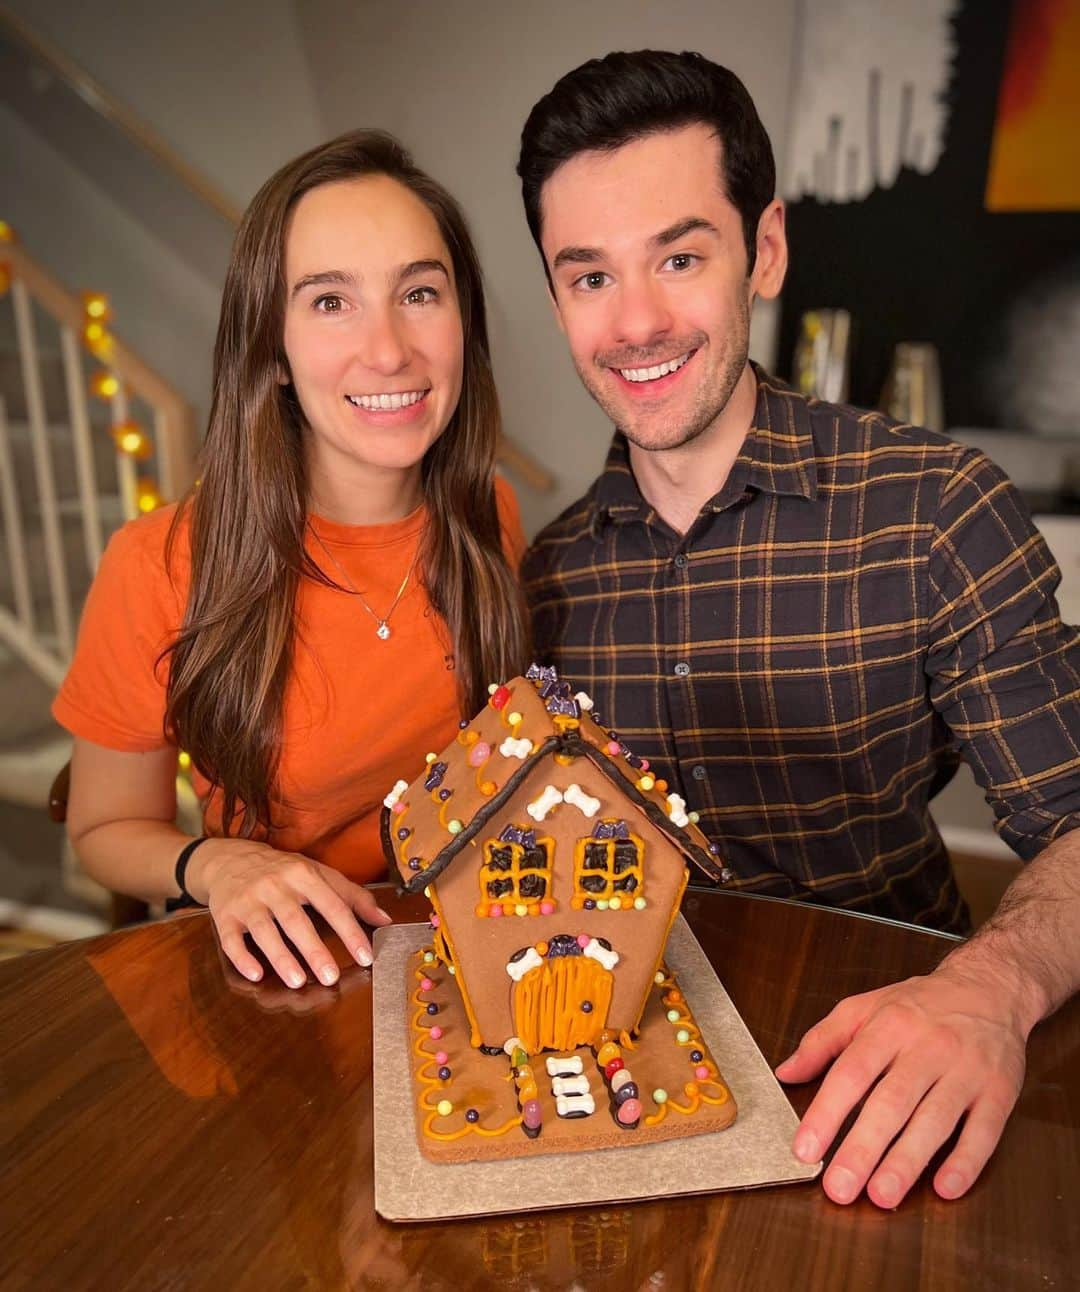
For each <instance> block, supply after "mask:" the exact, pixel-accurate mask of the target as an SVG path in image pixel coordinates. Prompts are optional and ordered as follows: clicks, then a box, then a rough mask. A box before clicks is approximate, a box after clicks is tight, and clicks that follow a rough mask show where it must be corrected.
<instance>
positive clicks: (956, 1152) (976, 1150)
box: [934, 1091, 1019, 1198]
mask: <svg viewBox="0 0 1080 1292" xmlns="http://www.w3.org/2000/svg"><path fill="white" fill-rule="evenodd" d="M1018 1094H1019V1091H1016V1092H1015V1093H1013V1095H1012V1097H1011V1098H1009V1096H1008V1095H1007V1094H1005V1093H1004V1092H1002V1093H996V1092H995V1093H987V1094H985V1095H983V1096H982V1097H980V1098H979V1099H977V1100H976V1102H975V1103H974V1105H973V1106H972V1108H971V1111H970V1112H969V1113H968V1117H967V1121H966V1122H965V1123H964V1129H963V1130H962V1131H961V1132H960V1138H959V1139H958V1140H957V1142H956V1147H955V1148H954V1149H953V1151H952V1152H951V1153H950V1154H949V1156H948V1157H947V1158H946V1159H945V1161H944V1162H943V1163H942V1164H941V1168H940V1170H939V1171H938V1172H937V1174H936V1175H935V1176H934V1189H935V1191H936V1192H937V1193H938V1194H939V1195H940V1196H941V1197H942V1198H959V1197H960V1196H961V1194H964V1193H966V1192H967V1191H968V1189H970V1188H971V1186H972V1185H973V1184H974V1183H975V1181H976V1180H977V1179H978V1178H979V1173H980V1172H981V1171H982V1169H983V1167H984V1166H985V1165H986V1164H987V1162H988V1161H989V1160H990V1155H991V1154H992V1153H993V1151H994V1149H995V1148H997V1146H998V1141H999V1140H1000V1139H1001V1132H1002V1131H1003V1130H1004V1129H1005V1123H1006V1122H1007V1121H1008V1120H1009V1114H1010V1113H1011V1112H1012V1110H1013V1107H1014V1105H1015V1104H1016V1099H1017V1095H1018Z"/></svg>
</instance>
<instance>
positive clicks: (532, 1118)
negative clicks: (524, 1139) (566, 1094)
mask: <svg viewBox="0 0 1080 1292" xmlns="http://www.w3.org/2000/svg"><path fill="white" fill-rule="evenodd" d="M521 1119H522V1121H523V1122H524V1123H525V1125H526V1126H528V1128H529V1129H530V1130H535V1129H536V1127H537V1126H539V1125H540V1124H541V1122H542V1121H543V1120H544V1114H543V1112H542V1111H541V1109H540V1100H539V1099H526V1100H525V1103H524V1104H523V1105H522V1108H521Z"/></svg>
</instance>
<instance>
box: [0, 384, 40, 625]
mask: <svg viewBox="0 0 1080 1292" xmlns="http://www.w3.org/2000/svg"><path fill="white" fill-rule="evenodd" d="M0 499H2V500H3V505H4V538H5V539H6V541H7V549H8V553H9V554H10V557H11V586H12V591H13V592H14V594H15V614H16V616H17V617H18V620H19V623H20V624H21V625H22V627H23V628H24V629H25V630H26V632H27V633H28V634H29V635H30V637H31V639H32V638H33V635H34V599H33V597H32V596H31V595H30V576H29V573H28V571H27V565H26V544H25V542H24V541H23V526H22V512H21V510H20V508H19V491H18V490H17V489H16V488H15V465H14V463H13V462H12V459H11V441H10V440H9V438H8V425H7V410H6V408H5V406H4V401H3V400H2V399H0Z"/></svg>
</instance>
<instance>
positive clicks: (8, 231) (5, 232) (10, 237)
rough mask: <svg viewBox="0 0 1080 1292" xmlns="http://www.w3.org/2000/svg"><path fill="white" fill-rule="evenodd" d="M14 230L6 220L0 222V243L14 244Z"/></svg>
mask: <svg viewBox="0 0 1080 1292" xmlns="http://www.w3.org/2000/svg"><path fill="white" fill-rule="evenodd" d="M14 241H15V230H14V229H13V228H12V227H11V225H10V224H8V222H7V220H0V242H14Z"/></svg>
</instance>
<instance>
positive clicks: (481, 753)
mask: <svg viewBox="0 0 1080 1292" xmlns="http://www.w3.org/2000/svg"><path fill="white" fill-rule="evenodd" d="M490 757H491V746H490V745H489V744H488V743H487V742H486V741H484V740H481V741H478V742H477V743H476V744H475V745H473V747H472V748H471V749H470V750H469V766H470V767H482V766H483V765H484V763H486V762H487V760H488V759H489V758H490Z"/></svg>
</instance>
